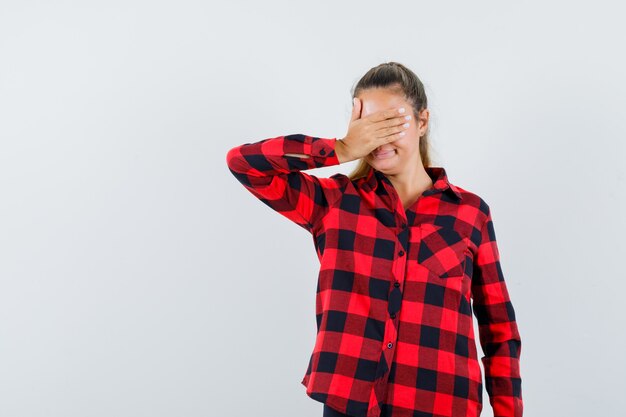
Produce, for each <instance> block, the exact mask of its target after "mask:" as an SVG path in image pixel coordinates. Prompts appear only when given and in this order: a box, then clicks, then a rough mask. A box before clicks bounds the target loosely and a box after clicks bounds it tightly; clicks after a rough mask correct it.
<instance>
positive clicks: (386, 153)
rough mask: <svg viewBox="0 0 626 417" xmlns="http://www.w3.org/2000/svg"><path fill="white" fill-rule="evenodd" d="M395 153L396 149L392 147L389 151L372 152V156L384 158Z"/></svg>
mask: <svg viewBox="0 0 626 417" xmlns="http://www.w3.org/2000/svg"><path fill="white" fill-rule="evenodd" d="M395 153H396V151H395V150H394V149H391V150H389V151H383V152H374V153H373V155H374V158H377V159H384V158H389V157H391V156H393V155H394V154H395Z"/></svg>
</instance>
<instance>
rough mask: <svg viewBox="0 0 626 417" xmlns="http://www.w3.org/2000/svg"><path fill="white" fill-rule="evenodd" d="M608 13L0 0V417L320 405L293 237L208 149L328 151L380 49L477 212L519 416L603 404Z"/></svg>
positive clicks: (579, 7)
mask: <svg viewBox="0 0 626 417" xmlns="http://www.w3.org/2000/svg"><path fill="white" fill-rule="evenodd" d="M618 5H619V3H618V2H608V1H607V2H602V1H596V2H593V3H591V2H571V1H567V2H566V1H558V2H555V1H534V2H516V3H512V2H496V1H492V2H481V1H478V2H436V3H435V2H415V1H411V2H409V1H399V2H374V1H363V0H361V1H337V2H330V1H315V2H298V1H263V2H253V1H249V2H242V1H228V2H219V3H217V2H206V1H184V0H182V1H181V0H178V1H136V0H124V1H119V0H117V1H110V0H109V1H57V2H43V1H25V0H20V1H1V2H0V138H1V147H0V286H1V287H0V416H3V417H27V416H28V417H44V416H45V417H49V416H59V417H74V416H76V417H85V416H129V417H131V416H132V417H135V416H151V417H156V416H177V417H178V416H220V417H240V416H241V417H244V416H262V417H263V416H268V417H269V416H272V417H292V416H299V417H316V416H317V417H321V412H322V404H321V403H319V402H317V401H315V400H312V399H310V398H309V397H307V396H306V394H305V389H304V386H302V385H301V384H300V381H301V379H302V376H303V375H304V372H305V370H306V366H307V362H308V359H309V355H310V353H311V351H312V348H313V343H314V339H315V314H314V302H315V288H316V277H317V275H316V274H317V270H318V261H317V258H316V256H315V252H314V247H313V240H312V238H311V236H310V235H309V234H308V233H307V232H306V231H305V230H304V229H301V228H300V227H298V226H297V225H295V224H293V223H291V222H289V221H288V220H287V219H286V218H283V217H282V216H281V215H279V214H277V213H275V212H273V211H271V210H270V209H269V208H268V207H267V206H265V205H263V204H262V203H261V202H260V201H258V200H256V199H255V198H254V197H253V196H252V195H251V194H250V193H248V192H247V191H246V190H245V189H244V188H243V186H241V184H239V183H238V182H237V181H236V179H235V178H234V177H233V176H232V175H231V173H230V172H229V171H228V168H227V166H226V160H225V156H226V153H227V151H228V150H229V149H230V148H232V147H234V146H236V145H239V144H241V143H244V142H252V141H257V140H261V139H265V138H270V137H276V136H280V135H285V134H292V133H303V134H307V135H313V136H319V137H327V138H333V137H338V138H340V137H343V136H344V135H345V133H346V131H347V126H348V120H349V117H350V110H351V105H352V104H351V96H350V89H351V87H352V86H353V85H354V84H355V83H356V82H357V81H358V79H359V78H360V77H361V76H362V75H363V74H364V73H365V72H366V71H367V70H368V69H370V68H371V67H373V66H375V65H378V64H380V63H382V62H386V61H398V62H401V63H403V64H405V65H407V66H408V67H409V68H411V69H412V70H413V71H414V72H416V74H417V75H418V76H419V77H420V78H421V80H422V81H423V83H424V85H425V87H426V92H427V95H428V100H429V108H430V111H431V120H430V123H431V137H432V141H433V149H434V153H433V157H434V160H435V164H436V165H440V166H444V167H445V168H446V170H447V172H448V175H449V177H450V180H451V181H452V182H453V183H454V184H457V185H459V186H461V187H463V188H466V189H468V190H470V191H472V192H475V193H477V194H478V195H480V196H481V197H483V198H484V199H485V201H487V202H488V203H489V204H490V206H491V208H492V215H493V219H494V225H495V229H496V234H497V238H498V242H499V249H500V254H501V262H502V268H503V272H504V274H505V278H506V281H507V284H508V289H509V292H510V295H511V299H512V302H513V305H514V307H515V309H516V314H517V320H518V326H519V330H520V333H521V336H522V351H521V366H522V370H521V372H522V381H523V382H522V390H523V391H522V392H523V398H524V404H525V415H527V416H534V417H543V416H546V417H547V416H550V417H552V416H568V417H575V416H580V417H587V416H606V417H610V416H618V415H623V414H622V413H623V410H624V409H625V408H626V396H624V389H625V388H626V382H625V379H624V373H625V372H626V360H625V355H624V351H625V350H626V337H625V330H624V329H625V328H626V319H625V313H624V308H623V307H624V305H625V304H626V300H625V295H626V285H625V284H624V282H625V281H626V272H625V266H624V261H625V258H626V244H625V243H624V239H625V233H626V220H625V215H626V184H625V174H626V168H625V166H624V156H625V151H626V146H625V145H624V141H625V137H626V127H624V121H625V120H626V83H625V81H624V74H626V62H625V59H624V54H623V53H621V52H619V51H620V50H622V49H623V46H624V45H623V43H624V42H623V41H624V39H625V37H626V30H625V29H624V25H623V14H622V13H620V11H623V10H620V6H618ZM354 166H355V164H354V163H348V164H343V165H340V166H335V167H329V168H323V169H316V170H311V171H310V172H309V173H311V174H313V175H319V176H330V175H332V174H334V173H336V172H343V173H346V174H347V173H349V172H350V171H351V170H352V169H353V168H354ZM479 353H480V354H482V351H481V350H479ZM484 403H485V408H484V410H483V414H482V415H483V416H486V417H490V416H492V411H491V407H490V405H489V403H488V397H487V396H486V395H485V397H484Z"/></svg>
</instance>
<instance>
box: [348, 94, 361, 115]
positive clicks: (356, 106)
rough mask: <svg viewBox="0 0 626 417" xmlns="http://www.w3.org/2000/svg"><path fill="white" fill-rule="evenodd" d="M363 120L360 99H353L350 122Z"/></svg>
mask: <svg viewBox="0 0 626 417" xmlns="http://www.w3.org/2000/svg"><path fill="white" fill-rule="evenodd" d="M360 118H361V100H360V99H359V98H358V97H354V98H353V99H352V116H351V117H350V121H353V120H357V119H360Z"/></svg>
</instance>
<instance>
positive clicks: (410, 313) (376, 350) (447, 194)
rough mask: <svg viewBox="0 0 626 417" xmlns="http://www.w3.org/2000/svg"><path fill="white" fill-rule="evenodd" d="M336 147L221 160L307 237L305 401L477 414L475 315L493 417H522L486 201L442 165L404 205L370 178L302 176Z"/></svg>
mask: <svg viewBox="0 0 626 417" xmlns="http://www.w3.org/2000/svg"><path fill="white" fill-rule="evenodd" d="M336 140H337V139H336V138H332V139H326V138H318V137H313V136H307V135H302V134H293V135H287V136H279V137H275V138H269V139H264V140H261V141H258V142H255V143H246V144H243V145H240V146H237V147H235V148H232V149H231V150H230V151H229V152H228V154H227V163H228V167H229V169H230V171H231V172H232V174H233V175H234V176H235V177H236V178H237V180H238V181H239V182H241V184H243V186H244V187H245V188H246V189H247V190H249V191H250V192H251V193H252V194H253V195H254V196H255V197H257V198H258V199H260V200H261V201H262V202H263V203H265V204H266V205H267V206H269V207H270V208H271V209H273V210H275V211H277V212H278V213H280V214H282V215H284V216H285V217H287V218H288V219H290V220H292V221H293V222H295V223H296V224H298V225H300V226H301V227H303V228H305V229H306V230H308V231H309V232H310V233H311V234H312V236H313V243H314V245H315V249H316V251H317V255H318V257H319V260H320V264H321V265H320V271H319V276H318V284H317V294H316V303H315V313H316V319H317V337H316V342H315V346H314V348H313V352H312V354H311V357H310V360H309V363H308V367H307V370H306V373H305V374H304V377H303V379H302V381H301V383H302V384H303V385H304V386H305V387H306V394H307V395H308V396H309V397H311V398H313V399H315V400H317V401H320V402H323V403H325V404H327V405H328V406H329V407H332V408H334V409H336V410H338V411H340V412H342V413H345V414H348V415H351V416H355V417H379V416H381V415H382V416H387V417H409V416H411V417H417V416H422V417H426V416H429V417H430V416H432V417H447V416H450V417H452V416H454V417H461V416H463V417H473V416H478V415H480V412H481V410H482V408H483V401H482V390H483V384H482V371H481V368H480V366H479V361H478V356H477V349H476V343H475V337H474V328H473V321H472V311H473V313H474V315H475V316H476V320H477V322H478V328H479V339H480V343H481V347H482V351H483V353H484V356H483V357H482V358H481V361H482V363H483V366H484V370H485V384H486V385H485V387H486V390H487V393H488V395H489V401H490V404H491V406H492V408H493V410H494V416H496V417H520V416H522V410H523V403H522V392H521V376H520V366H519V358H520V351H521V340H520V335H519V332H518V328H517V324H516V321H515V312H514V310H513V306H512V304H511V301H510V299H509V294H508V292H507V287H506V284H505V281H504V276H503V273H502V268H501V265H500V260H499V253H498V247H497V244H496V236H495V232H494V226H493V221H492V218H491V213H490V210H489V206H488V205H487V203H486V202H485V201H484V200H483V199H482V198H481V197H479V196H478V195H476V194H474V193H472V192H469V191H467V190H464V189H463V188H461V187H459V186H455V185H453V184H451V183H450V182H449V180H448V178H447V175H446V171H445V169H444V168H443V167H426V172H427V173H428V175H429V176H430V177H431V178H432V180H433V186H432V187H431V188H429V189H428V190H426V191H424V193H423V194H422V195H421V196H420V198H419V199H418V200H417V201H416V202H415V203H413V204H412V205H411V206H410V207H409V208H408V209H406V210H405V209H404V207H403V205H402V202H401V200H400V199H399V197H398V194H397V193H396V191H395V189H394V187H393V185H392V184H391V182H390V181H389V180H388V179H387V177H386V176H385V175H384V174H383V173H382V172H380V171H377V170H373V169H371V170H370V171H369V173H368V175H367V176H366V177H363V178H359V179H356V180H353V181H351V180H350V179H349V178H348V176H346V175H344V174H341V173H338V174H335V175H332V176H331V177H329V178H321V177H316V176H313V175H310V174H307V173H305V172H302V171H303V170H307V169H311V168H319V167H324V166H332V165H338V164H339V160H338V159H337V155H336V153H335V143H336ZM288 154H289V155H288ZM302 155H308V157H304V156H302Z"/></svg>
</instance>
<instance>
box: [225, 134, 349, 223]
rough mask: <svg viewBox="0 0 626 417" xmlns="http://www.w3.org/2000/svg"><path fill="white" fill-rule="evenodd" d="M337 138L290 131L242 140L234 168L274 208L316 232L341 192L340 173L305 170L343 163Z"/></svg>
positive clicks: (230, 160) (232, 153)
mask: <svg viewBox="0 0 626 417" xmlns="http://www.w3.org/2000/svg"><path fill="white" fill-rule="evenodd" d="M336 141H337V138H320V137H314V136H307V135H303V134H292V135H286V136H278V137H274V138H268V139H263V140H260V141H258V142H254V143H244V144H242V145H239V146H236V147H234V148H232V149H230V150H229V151H228V153H227V155H226V162H227V164H228V168H229V170H230V172H231V173H232V174H233V175H234V176H235V178H236V179H237V180H238V181H239V182H240V183H241V184H242V185H243V186H244V187H245V188H246V189H247V190H248V191H250V192H251V193H252V194H253V195H254V196H255V197H257V198H258V199H260V200H261V201H262V202H263V203H264V204H266V205H267V206H269V207H270V208H271V209H272V210H275V211H277V212H278V213H280V214H282V215H283V216H285V217H287V218H288V219H289V220H291V221H293V222H294V223H296V224H298V225H299V226H301V227H303V228H304V229H306V230H308V231H309V232H312V230H313V229H314V228H315V227H316V225H317V224H318V222H319V221H320V220H321V219H322V218H323V217H324V215H325V214H326V212H327V211H328V209H329V206H330V204H331V203H332V202H333V201H334V200H335V199H336V198H338V197H339V192H340V188H341V185H340V183H339V181H338V178H334V177H335V176H333V177H331V178H321V177H316V176H314V175H311V174H308V173H305V172H302V171H304V170H307V169H312V168H320V167H325V166H333V165H339V163H340V162H339V159H338V158H337V154H336V152H335V144H336Z"/></svg>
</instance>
